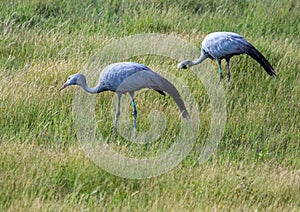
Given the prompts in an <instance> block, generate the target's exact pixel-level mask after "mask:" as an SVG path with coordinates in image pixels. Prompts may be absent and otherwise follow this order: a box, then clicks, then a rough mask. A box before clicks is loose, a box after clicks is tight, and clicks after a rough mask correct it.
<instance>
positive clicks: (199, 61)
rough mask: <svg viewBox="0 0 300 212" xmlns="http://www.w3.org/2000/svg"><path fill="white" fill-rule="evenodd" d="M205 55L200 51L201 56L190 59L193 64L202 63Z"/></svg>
mask: <svg viewBox="0 0 300 212" xmlns="http://www.w3.org/2000/svg"><path fill="white" fill-rule="evenodd" d="M206 58H207V57H206V56H205V54H203V53H201V56H200V57H199V58H198V59H197V60H194V61H192V63H193V65H198V64H200V63H202V62H203V61H204V60H205V59H206Z"/></svg>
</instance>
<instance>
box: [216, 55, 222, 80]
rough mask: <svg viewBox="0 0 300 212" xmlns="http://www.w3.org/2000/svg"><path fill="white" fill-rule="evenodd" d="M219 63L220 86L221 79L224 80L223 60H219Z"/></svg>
mask: <svg viewBox="0 0 300 212" xmlns="http://www.w3.org/2000/svg"><path fill="white" fill-rule="evenodd" d="M217 62H218V66H219V70H220V78H219V82H218V84H220V82H221V79H222V78H223V70H222V67H221V60H220V59H218V60H217Z"/></svg>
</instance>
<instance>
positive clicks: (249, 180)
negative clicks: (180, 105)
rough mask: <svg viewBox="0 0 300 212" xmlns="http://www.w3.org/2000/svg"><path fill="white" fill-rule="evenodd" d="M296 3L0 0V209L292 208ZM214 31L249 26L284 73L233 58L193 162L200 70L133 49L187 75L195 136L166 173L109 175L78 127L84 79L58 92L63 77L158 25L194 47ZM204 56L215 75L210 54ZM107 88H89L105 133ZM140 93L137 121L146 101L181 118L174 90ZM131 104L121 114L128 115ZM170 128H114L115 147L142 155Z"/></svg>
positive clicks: (296, 185)
mask: <svg viewBox="0 0 300 212" xmlns="http://www.w3.org/2000/svg"><path fill="white" fill-rule="evenodd" d="M299 10H300V3H299V2H298V1H288V0H281V1H279V0H275V1H274V0H272V1H271V0H266V1H252V0H249V1H246V0H245V1H223V0H218V1H217V0H206V1H202V0H201V1H196V0H187V1H179V0H174V1H169V0H164V1H163V0H151V1H143V0H142V1H133V0H125V1H117V0H110V1H102V0H99V1H93V0H88V1H84V2H80V3H78V2H76V1H73V0H72V1H67V0H63V1H58V0H53V1H51V0H44V1H38V0H33V1H28V0H25V1H8V0H4V1H2V3H1V5H0V29H1V31H0V32H1V33H0V41H1V42H0V52H1V53H0V88H1V95H0V111H1V113H0V119H1V121H0V161H1V163H0V211H20V210H25V211H36V210H51V211H52V210H64V211H65V210H66V211H71V210H72V211H73V210H75V211H77V210H101V209H103V210H122V211H123V210H127V211H132V210H135V211H141V210H146V211H148V210H150V211H156V210H159V211H163V210H170V211H183V210H196V211H199V210H208V211H210V210H221V211H222V210H233V211H236V210H239V211H241V210H246V211H248V210H250V211H254V210H258V211H262V210H267V211H299V210H300V192H299V191H300V142H299V141H300V130H299V129H300V126H299V123H300V113H299V109H300V102H299V99H300V77H299V70H300V48H299V44H300V43H299V42H300V39H299V34H300V15H299ZM213 31H233V32H236V33H239V34H241V35H243V36H244V37H246V39H247V40H249V41H250V42H252V43H253V44H254V46H256V47H257V48H258V49H259V50H260V51H261V52H262V53H263V54H264V55H265V57H266V58H267V59H268V60H269V61H270V63H271V64H272V65H273V67H274V69H275V70H276V72H277V73H278V75H279V78H277V79H276V80H272V79H271V78H270V77H269V76H268V75H267V74H266V73H265V71H264V70H263V68H262V67H260V66H259V64H258V63H257V62H255V61H253V60H252V59H251V58H250V57H248V56H244V55H242V56H238V57H234V58H233V59H232V60H231V63H232V84H231V85H230V86H229V87H228V86H227V84H226V80H224V82H222V86H223V87H224V90H225V100H226V110H227V119H226V126H225V129H224V134H223V136H222V139H221V141H220V143H219V145H218V148H217V151H216V152H214V154H213V155H212V157H211V158H210V159H209V160H208V161H206V162H205V163H199V161H198V158H199V156H201V151H199V149H198V147H200V146H201V145H202V144H203V140H205V138H206V137H207V134H208V131H209V127H210V119H211V105H210V100H209V97H208V94H207V93H206V91H205V88H204V87H203V85H202V83H201V81H199V80H197V75H196V74H195V73H194V72H192V71H191V70H187V71H185V72H182V71H178V70H177V68H176V65H177V62H178V61H174V60H172V59H170V58H161V57H158V56H155V55H152V56H151V55H146V56H137V57H133V58H128V59H130V60H134V61H137V62H141V63H144V64H146V65H148V66H149V67H151V68H153V69H154V70H165V71H166V72H169V73H171V74H172V75H174V76H176V77H178V78H180V79H182V80H183V81H184V82H185V83H186V84H188V85H189V88H190V90H191V91H192V94H193V96H194V98H195V101H196V103H197V107H198V110H199V111H198V112H199V115H200V117H201V124H200V126H199V133H198V135H197V138H196V140H195V144H196V145H195V147H194V148H193V150H192V151H191V152H190V153H189V155H188V156H187V157H186V158H185V159H184V160H183V161H182V162H181V163H180V164H179V165H178V166H177V167H176V168H174V169H173V170H171V171H170V172H168V173H166V174H164V175H160V176H157V177H153V178H150V179H144V180H133V179H126V178H121V177H117V176H114V175H112V174H110V173H107V172H106V171H103V170H102V169H100V168H99V167H98V166H96V165H95V164H94V163H93V162H91V161H90V160H89V158H88V157H87V155H86V154H85V152H84V151H83V150H82V148H81V146H80V143H79V141H78V135H76V130H75V129H74V128H75V126H74V117H73V115H72V102H73V99H74V93H78V91H79V88H77V87H72V88H68V89H66V90H65V91H64V92H62V93H59V92H58V90H59V88H60V87H61V86H62V84H63V83H64V82H65V80H66V78H67V76H68V75H70V74H73V73H77V72H78V71H80V70H82V69H83V67H84V66H85V64H86V63H87V62H88V61H89V59H90V58H91V57H92V56H93V55H94V54H96V53H97V52H99V51H101V49H102V48H104V47H105V46H106V45H108V44H110V43H111V42H113V41H116V40H118V39H121V38H123V37H126V36H130V35H135V34H139V33H162V34H167V35H172V36H176V37H178V38H181V39H183V40H186V41H188V42H190V43H192V44H194V45H196V46H197V47H199V48H200V46H201V42H202V40H203V38H204V36H205V35H206V34H208V33H210V32H213ZM199 54H200V52H199ZM186 59H195V58H186ZM209 63H211V65H212V66H213V67H214V68H215V70H214V71H215V72H214V74H215V80H216V82H217V80H218V72H217V65H216V62H215V61H214V62H209ZM224 68H225V66H224ZM199 69H200V70H201V68H200V67H199ZM195 79H196V80H195ZM88 83H89V82H88ZM114 97H115V94H113V93H112V92H105V93H103V94H99V95H97V97H96V100H97V107H96V109H95V111H96V117H97V120H99V126H98V127H99V131H101V133H102V134H103V135H104V136H109V135H110V133H111V127H112V123H113V116H112V115H111V114H112V112H114V109H115V107H114V105H112V104H113V102H115V101H112V99H113V98H114ZM123 100H124V102H123V103H124V104H126V101H125V98H124V99H123ZM136 101H137V107H138V114H139V115H138V129H139V130H146V129H148V128H149V126H150V125H151V123H149V117H148V116H143V114H148V113H149V108H152V109H157V110H160V111H162V112H164V113H165V115H166V117H167V120H168V123H178V115H179V112H178V111H177V110H178V109H177V108H176V105H175V104H174V102H173V101H172V99H171V98H170V97H168V96H167V97H161V96H159V95H157V94H156V92H152V91H142V92H139V93H138V95H137V97H136ZM129 103H130V102H128V112H124V113H122V114H121V116H125V117H127V118H128V119H129V120H130V119H131V114H130V111H129V109H130V104H129ZM107 114H109V115H107ZM128 127H131V121H130V126H128ZM165 130H166V131H165V132H164V135H163V136H162V137H161V138H160V139H159V140H158V141H157V142H154V143H153V144H152V143H151V145H148V146H147V145H141V146H138V145H134V144H130V143H127V142H126V141H125V140H122V139H121V140H122V142H121V144H120V146H116V148H118V149H119V150H120V151H124V152H125V153H126V151H128V152H130V154H132V155H139V156H145V155H149V154H150V155H151V154H154V153H155V151H163V150H164V148H167V147H168V145H170V144H172V142H173V140H174V137H176V132H178V130H179V128H178V126H177V125H176V124H173V125H172V126H171V127H170V126H168V127H167V128H166V129H165ZM117 136H118V137H121V136H120V135H117Z"/></svg>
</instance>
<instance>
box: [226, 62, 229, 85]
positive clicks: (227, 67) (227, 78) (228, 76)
mask: <svg viewBox="0 0 300 212" xmlns="http://www.w3.org/2000/svg"><path fill="white" fill-rule="evenodd" d="M226 62H227V80H228V84H229V83H230V59H229V58H228V59H226Z"/></svg>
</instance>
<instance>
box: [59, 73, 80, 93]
mask: <svg viewBox="0 0 300 212" xmlns="http://www.w3.org/2000/svg"><path fill="white" fill-rule="evenodd" d="M79 77H80V74H73V75H70V76H69V77H68V79H67V81H66V82H65V84H64V85H63V86H62V87H61V88H60V89H59V91H61V90H63V89H65V88H66V87H68V86H70V85H77V84H78V83H77V81H78V78H79Z"/></svg>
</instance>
